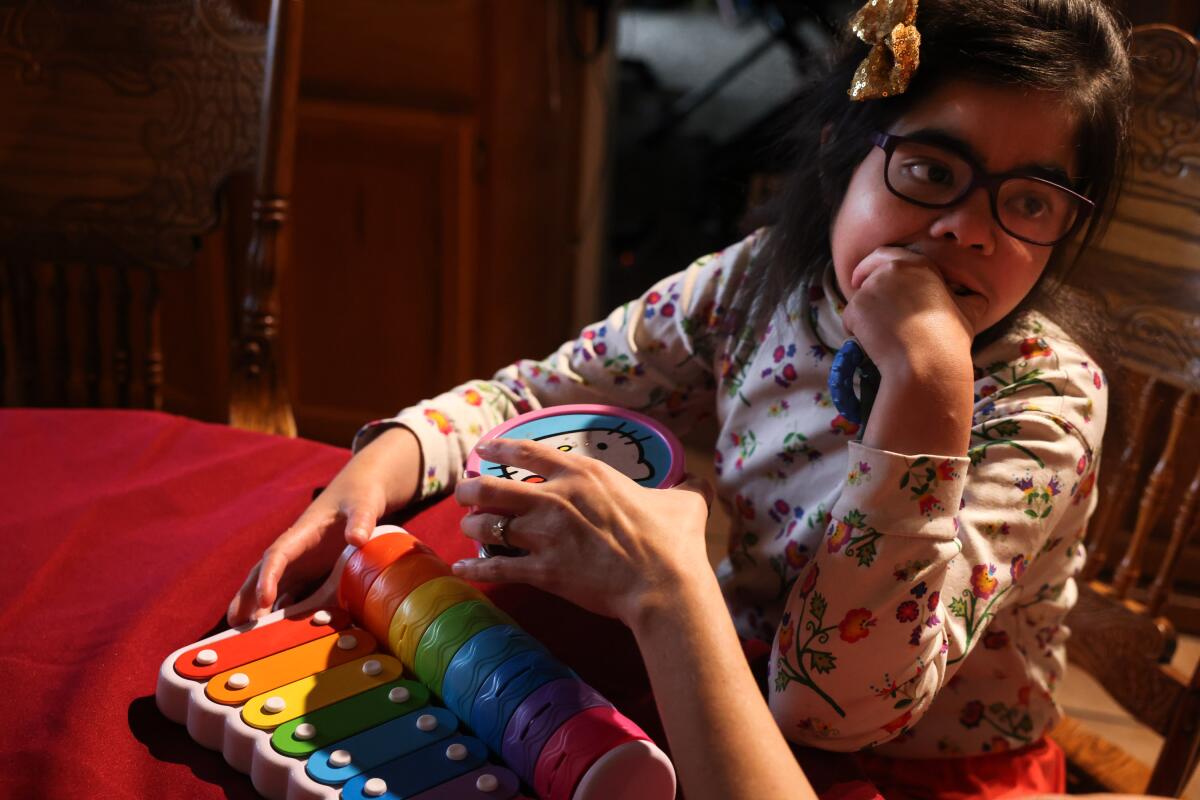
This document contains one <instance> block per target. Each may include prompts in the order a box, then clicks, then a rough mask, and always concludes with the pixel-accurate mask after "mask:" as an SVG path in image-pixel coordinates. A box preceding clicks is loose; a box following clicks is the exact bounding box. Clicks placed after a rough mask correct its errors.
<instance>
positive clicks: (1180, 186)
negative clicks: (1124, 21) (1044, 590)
mask: <svg viewBox="0 0 1200 800" xmlns="http://www.w3.org/2000/svg"><path fill="white" fill-rule="evenodd" d="M1133 53H1134V57H1135V70H1136V72H1135V78H1136V97H1135V106H1134V120H1133V123H1134V125H1133V137H1134V156H1133V162H1132V164H1131V170H1130V173H1129V174H1128V175H1127V176H1126V180H1125V185H1124V192H1123V194H1122V197H1121V200H1120V201H1119V204H1118V208H1117V211H1116V216H1115V219H1114V221H1113V224H1112V227H1111V228H1110V230H1109V232H1108V234H1107V235H1106V237H1105V238H1104V240H1103V241H1102V242H1101V243H1100V246H1099V248H1098V250H1097V251H1096V252H1095V253H1093V254H1092V255H1090V256H1089V257H1087V258H1086V259H1085V260H1084V261H1083V262H1082V263H1081V264H1080V265H1079V267H1078V268H1077V269H1076V271H1075V273H1074V275H1073V277H1072V279H1071V285H1070V286H1068V287H1067V290H1066V292H1065V296H1066V297H1067V298H1068V300H1067V301H1066V302H1065V303H1064V306H1069V307H1071V308H1073V309H1074V311H1075V312H1076V314H1077V316H1076V319H1077V320H1083V321H1084V324H1085V325H1086V319H1087V318H1089V317H1090V318H1091V319H1092V320H1093V322H1095V321H1096V320H1100V323H1099V324H1097V325H1095V327H1096V328H1098V329H1101V330H1105V331H1107V332H1108V336H1109V338H1108V340H1107V347H1105V346H1103V345H1102V346H1101V348H1100V349H1101V351H1102V352H1101V353H1096V354H1095V355H1096V356H1097V357H1098V358H1099V357H1101V355H1102V354H1103V350H1105V349H1107V350H1108V351H1109V352H1110V354H1111V357H1110V358H1109V359H1107V362H1106V363H1104V366H1105V367H1106V368H1107V370H1106V371H1107V374H1108V376H1109V390H1110V399H1111V406H1110V413H1109V422H1108V429H1107V432H1106V434H1105V438H1104V447H1103V450H1104V457H1103V468H1102V470H1101V473H1102V478H1101V481H1100V487H1099V492H1100V494H1099V498H1100V505H1099V507H1098V509H1097V513H1096V515H1095V516H1094V518H1093V521H1092V525H1091V529H1090V531H1089V536H1088V539H1087V548H1088V564H1087V567H1086V571H1085V573H1084V575H1083V576H1081V579H1080V580H1079V593H1080V596H1079V602H1078V604H1077V606H1076V607H1075V609H1074V610H1073V611H1072V613H1071V615H1070V617H1069V618H1068V624H1069V625H1070V628H1071V638H1070V639H1069V641H1068V654H1069V657H1070V659H1071V661H1072V662H1073V663H1074V664H1075V665H1076V666H1079V667H1082V668H1083V669H1085V670H1086V671H1088V672H1089V673H1091V674H1092V675H1093V676H1094V677H1095V678H1097V679H1098V680H1099V682H1100V683H1101V684H1102V685H1103V686H1104V687H1105V689H1106V690H1107V691H1108V692H1109V694H1111V695H1112V697H1113V698H1114V699H1115V700H1116V701H1117V702H1118V703H1120V705H1122V706H1123V707H1124V708H1125V709H1126V710H1127V711H1129V712H1130V713H1131V714H1132V715H1133V716H1134V717H1135V718H1137V719H1138V720H1139V721H1141V722H1142V723H1143V724H1145V725H1147V726H1149V727H1150V728H1152V729H1153V730H1154V731H1156V732H1158V733H1159V734H1161V735H1162V736H1163V737H1165V744H1164V747H1163V749H1162V751H1161V753H1160V755H1159V757H1158V760H1157V762H1156V763H1155V764H1154V765H1153V767H1150V766H1148V765H1145V764H1141V763H1139V762H1137V761H1135V760H1134V759H1132V758H1130V757H1129V756H1128V755H1127V754H1125V753H1123V751H1121V750H1120V748H1119V747H1117V746H1116V745H1114V744H1113V743H1110V742H1104V741H1101V740H1099V739H1098V738H1097V737H1095V736H1092V735H1091V734H1089V733H1088V732H1087V731H1085V730H1083V729H1082V728H1081V727H1080V725H1079V724H1078V723H1077V721H1075V720H1071V719H1070V718H1068V719H1067V720H1065V721H1064V723H1063V724H1062V725H1060V726H1059V728H1058V729H1057V730H1056V731H1055V733H1054V737H1055V739H1056V740H1058V741H1059V743H1060V744H1062V745H1063V747H1064V749H1065V750H1066V751H1067V754H1068V758H1069V759H1070V760H1071V762H1072V763H1073V764H1075V765H1077V766H1078V767H1080V768H1082V769H1083V770H1084V772H1086V773H1087V774H1089V775H1090V777H1091V778H1093V779H1094V780H1096V781H1098V782H1099V783H1100V784H1101V785H1102V786H1104V787H1105V788H1106V789H1107V790H1109V791H1115V792H1122V793H1133V794H1140V793H1142V792H1149V793H1150V794H1161V795H1172V796H1178V795H1179V794H1180V793H1181V792H1182V791H1183V788H1184V786H1185V785H1186V783H1187V781H1188V778H1189V776H1190V775H1191V774H1192V772H1193V771H1194V770H1195V766H1196V761H1197V756H1198V754H1200V669H1198V670H1197V671H1196V672H1195V673H1193V674H1192V675H1191V676H1187V675H1183V674H1180V673H1179V672H1178V671H1176V670H1173V669H1171V668H1170V667H1169V666H1168V665H1167V664H1166V662H1168V661H1169V660H1170V657H1171V654H1172V652H1173V649H1174V641H1175V627H1176V624H1177V622H1187V623H1189V627H1191V629H1192V630H1196V629H1197V627H1196V625H1197V616H1200V615H1197V614H1196V613H1195V609H1197V608H1198V607H1200V603H1197V601H1196V598H1197V597H1200V584H1198V576H1200V552H1197V547H1196V545H1200V541H1196V539H1197V537H1196V535H1195V534H1196V529H1197V527H1198V524H1200V513H1198V512H1200V508H1198V506H1200V447H1198V446H1197V445H1200V435H1198V434H1197V430H1198V426H1200V402H1198V400H1197V393H1198V391H1200V66H1198V60H1197V58H1198V54H1200V49H1198V45H1197V42H1196V40H1195V39H1193V38H1191V37H1190V36H1188V35H1186V34H1184V33H1182V32H1181V31H1178V30H1176V29H1174V28H1170V27H1168V26H1161V25H1158V26H1147V27H1143V28H1138V29H1136V30H1135V32H1134V35H1133ZM1068 310H1070V309H1068ZM1143 578H1144V579H1145V580H1143ZM1189 582H1190V583H1189ZM1189 604H1190V605H1189ZM1173 620H1175V621H1173Z"/></svg>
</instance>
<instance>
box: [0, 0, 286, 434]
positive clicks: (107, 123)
mask: <svg viewBox="0 0 1200 800" xmlns="http://www.w3.org/2000/svg"><path fill="white" fill-rule="evenodd" d="M301 13H302V5H301V0H272V3H271V9H270V15H269V20H268V22H267V24H266V25H262V24H259V23H255V22H251V21H248V20H247V19H245V18H243V17H241V16H240V15H239V14H238V13H237V12H235V11H234V9H233V7H231V3H230V0H158V1H157V2H154V3H130V2H128V0H88V2H86V3H79V2H68V0H13V2H8V3H3V4H0V109H3V112H0V267H2V269H0V392H2V395H0V396H2V399H3V404H4V405H88V406H102V405H103V406H107V405H116V406H131V405H139V406H144V407H148V408H161V407H162V374H163V364H162V355H161V353H162V350H161V346H160V334H159V304H158V297H159V278H158V275H157V272H158V270H163V269H184V268H188V267H190V266H191V264H192V262H193V260H194V258H195V254H196V251H197V249H198V245H199V240H200V237H201V236H202V235H203V234H205V233H207V232H209V231H211V230H213V229H214V228H215V227H216V225H217V223H218V221H219V218H220V211H219V208H218V203H217V198H218V193H219V190H220V189H221V188H222V186H223V185H224V184H225V183H226V181H227V179H228V178H229V176H230V175H231V174H234V173H237V172H241V171H248V170H254V172H255V196H254V200H253V210H252V216H253V230H252V233H251V236H250V243H249V247H248V250H247V252H246V254H245V258H244V263H242V264H240V265H239V267H240V269H239V270H238V272H237V274H236V275H235V279H234V283H235V285H238V286H239V289H238V291H239V292H240V295H239V297H238V298H237V299H238V305H239V311H238V312H235V313H236V314H237V317H236V318H239V323H238V325H237V332H236V334H235V337H234V342H233V345H234V346H233V354H232V356H233V374H232V379H231V400H230V405H229V418H230V421H231V422H232V423H233V424H235V425H238V426H241V427H247V428H253V429H257V430H266V431H273V432H278V433H284V434H288V435H295V423H294V421H293V419H292V413H291V408H290V406H289V403H288V398H287V393H286V389H285V385H284V381H283V376H282V374H281V371H280V358H279V354H278V352H277V350H278V345H277V341H278V299H277V289H276V286H277V282H278V278H279V273H280V271H281V270H282V269H283V264H282V263H281V260H280V249H279V248H280V244H279V242H280V231H281V228H282V227H283V225H284V223H285V221H286V220H287V217H288V194H289V192H290V187H291V179H292V166H291V162H292V153H293V142H294V138H295V126H294V122H293V117H294V110H295V101H296V94H297V87H298V80H299V44H300V28H301Z"/></svg>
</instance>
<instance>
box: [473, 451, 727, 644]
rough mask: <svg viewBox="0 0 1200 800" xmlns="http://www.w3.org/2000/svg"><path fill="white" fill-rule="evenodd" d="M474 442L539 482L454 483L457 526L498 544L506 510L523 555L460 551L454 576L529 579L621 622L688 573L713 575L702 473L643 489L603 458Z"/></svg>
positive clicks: (672, 592)
mask: <svg viewBox="0 0 1200 800" xmlns="http://www.w3.org/2000/svg"><path fill="white" fill-rule="evenodd" d="M477 451H478V452H479V454H480V456H482V457H483V458H485V459H487V460H489V461H494V462H496V463H499V464H507V465H509V466H513V467H523V468H525V469H528V470H532V471H533V472H535V473H536V474H538V475H541V476H542V477H544V478H545V481H544V482H541V483H532V482H529V483H526V482H522V481H514V480H506V479H503V478H494V477H490V476H485V477H481V478H470V479H466V480H463V481H462V482H460V483H459V484H458V487H457V490H456V492H455V497H456V499H457V500H458V502H459V503H460V504H462V505H465V506H471V507H473V511H472V513H470V514H468V515H467V516H466V517H465V518H464V519H463V521H462V530H463V533H465V534H466V535H467V536H469V537H470V538H472V539H475V540H476V541H479V542H484V543H486V544H497V543H498V542H497V540H496V538H495V536H494V534H493V532H492V531H493V525H494V524H495V523H496V521H497V520H498V519H500V517H501V516H506V517H510V518H511V519H512V521H511V522H510V523H509V524H508V527H507V531H506V538H507V540H508V543H509V544H511V545H512V546H513V547H519V548H522V549H524V550H528V551H529V555H527V556H523V557H519V558H506V557H500V556H496V557H493V558H487V559H468V560H466V561H461V562H459V563H457V564H455V565H454V574H455V575H458V576H459V577H462V578H466V579H468V580H476V581H487V582H506V581H514V582H520V583H528V584H530V585H532V586H536V587H537V588H539V589H544V590H546V591H548V592H552V593H554V594H556V595H559V596H560V597H563V598H565V599H567V600H570V601H571V602H573V603H575V604H576V605H579V606H582V607H583V608H586V609H588V610H589V611H593V612H595V613H597V614H602V615H605V616H610V617H617V618H618V619H620V620H621V621H622V622H624V623H625V624H626V625H632V623H633V621H634V619H635V618H636V615H637V614H639V613H641V612H644V611H650V610H652V609H654V608H660V607H662V606H664V605H666V604H669V603H671V602H672V598H674V597H677V596H678V591H679V588H680V587H681V586H683V585H684V584H685V583H686V582H687V581H689V580H691V579H692V578H693V576H695V575H708V576H711V574H712V570H711V568H710V566H709V563H708V556H707V552H706V550H705V545H704V524H705V520H706V519H707V518H708V505H709V503H710V502H711V499H712V494H711V489H710V488H709V487H708V485H707V483H706V482H704V481H701V480H698V479H695V478H688V479H687V480H685V481H684V483H682V484H680V485H679V486H677V487H675V488H674V489H647V488H645V487H642V486H639V485H638V484H637V483H635V482H634V481H633V480H631V479H630V478H628V477H626V476H625V475H622V474H621V473H619V472H617V471H616V470H615V469H613V468H612V467H610V466H609V465H607V464H605V463H603V462H601V461H598V460H596V459H593V458H589V457H586V456H580V455H571V454H570V453H564V452H561V451H559V450H556V449H555V448H553V447H550V446H549V445H545V444H541V443H538V442H533V441H528V440H515V439H495V440H492V441H490V442H487V443H484V444H481V445H480V446H479V447H478V448H477ZM697 571H699V572H697Z"/></svg>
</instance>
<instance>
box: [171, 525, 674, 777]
mask: <svg viewBox="0 0 1200 800" xmlns="http://www.w3.org/2000/svg"><path fill="white" fill-rule="evenodd" d="M386 533H407V531H405V530H404V529H403V528H401V527H399V526H397V525H380V526H379V527H377V528H375V530H374V531H372V532H371V538H374V537H376V536H382V535H383V534H386ZM355 550H356V548H354V547H347V548H346V549H345V550H343V551H342V554H341V556H340V557H339V558H338V560H337V563H336V564H335V565H334V567H333V571H332V572H330V574H329V577H328V578H326V579H325V582H324V583H322V584H321V586H320V587H319V588H318V589H317V590H316V591H315V592H313V593H312V595H310V596H309V597H307V598H305V599H304V600H303V601H301V602H300V603H297V604H296V605H294V606H288V607H286V608H283V607H276V608H275V609H274V610H273V611H272V612H271V613H270V614H267V615H265V616H263V617H262V618H261V619H258V620H257V621H254V622H248V623H246V624H245V625H241V626H239V627H237V628H232V629H230V630H227V631H222V632H220V633H218V634H216V635H214V636H210V637H208V638H207V639H202V640H200V641H198V642H192V643H191V644H188V645H185V646H183V647H181V648H179V649H178V650H176V651H175V652H173V653H171V655H169V656H167V657H166V658H165V659H164V660H163V662H162V665H161V666H160V667H159V669H158V684H157V686H156V688H155V692H154V699H155V701H156V703H157V704H158V708H159V710H160V711H161V712H162V713H163V716H165V717H166V718H167V719H169V720H171V721H173V722H177V723H179V724H180V725H186V726H187V731H188V735H190V736H191V737H192V738H193V739H194V740H196V742H198V743H199V744H201V745H202V746H204V747H207V748H208V749H210V750H219V751H220V752H221V754H222V755H223V756H224V757H225V760H226V761H227V762H228V763H229V765H230V766H232V767H233V768H234V769H236V770H237V771H239V772H242V773H245V774H247V775H249V776H250V781H251V783H253V784H254V788H255V789H256V790H257V791H258V792H259V794H262V795H263V796H265V797H268V798H270V799H271V800H336V798H338V797H340V794H341V789H340V787H335V786H326V785H324V784H321V783H317V782H316V781H314V780H312V779H311V778H309V777H308V774H307V773H306V772H305V771H304V765H305V760H304V759H299V758H292V757H290V756H285V755H283V754H281V753H278V752H276V751H275V748H273V747H272V746H271V732H270V731H262V730H259V729H257V728H253V727H251V726H249V725H247V724H246V723H244V722H242V719H241V709H242V707H241V706H226V705H222V704H220V703H216V702H214V701H212V700H210V699H209V698H208V696H207V695H205V693H204V688H205V686H206V682H203V681H196V680H190V679H188V678H184V677H182V676H180V675H178V674H177V673H176V672H175V661H176V659H178V658H179V656H180V655H182V654H183V653H185V652H186V651H188V650H192V649H194V648H196V647H199V646H200V645H204V644H209V643H210V642H216V641H219V640H221V639H225V638H228V637H230V636H237V635H238V634H241V633H245V632H246V631H249V630H253V629H254V628H258V627H261V626H263V625H270V624H271V623H273V622H276V621H278V620H280V619H283V617H284V614H285V613H288V614H292V615H295V614H297V613H305V612H308V611H312V610H316V609H320V608H331V607H335V606H337V587H338V582H339V581H340V580H341V576H342V568H343V567H344V566H345V564H346V561H347V560H348V559H349V558H350V556H351V555H353V554H354V552H355ZM383 647H384V648H386V645H383ZM382 652H383V653H385V654H387V651H386V649H384V650H383V651H382ZM410 677H411V676H410ZM460 722H461V720H460ZM674 797H675V768H674V766H673V765H672V764H671V761H670V759H669V758H667V755H666V753H664V752H663V751H662V750H661V749H659V747H658V746H657V745H655V744H654V743H653V742H649V741H645V740H638V741H633V742H627V743H625V744H623V745H620V746H618V747H615V748H613V749H612V750H610V751H609V752H607V753H605V754H604V755H603V756H601V757H600V758H599V759H598V760H597V761H596V763H594V764H593V765H592V766H591V767H590V768H589V769H588V771H587V772H586V773H585V774H584V776H583V778H582V779H581V780H580V781H579V785H578V786H577V787H576V788H575V792H574V794H573V795H572V800H671V798H674Z"/></svg>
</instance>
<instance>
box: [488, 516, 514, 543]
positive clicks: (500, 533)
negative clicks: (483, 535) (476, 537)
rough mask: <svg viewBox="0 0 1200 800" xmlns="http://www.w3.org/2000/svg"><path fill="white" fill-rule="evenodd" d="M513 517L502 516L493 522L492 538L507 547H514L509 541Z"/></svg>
mask: <svg viewBox="0 0 1200 800" xmlns="http://www.w3.org/2000/svg"><path fill="white" fill-rule="evenodd" d="M512 519H513V518H512V517H500V518H499V519H497V520H496V521H495V522H493V523H492V528H491V531H492V538H493V539H495V540H496V541H497V542H498V543H499V544H502V545H504V546H505V547H512V545H511V544H509V542H508V526H509V524H510V523H511V522H512Z"/></svg>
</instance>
